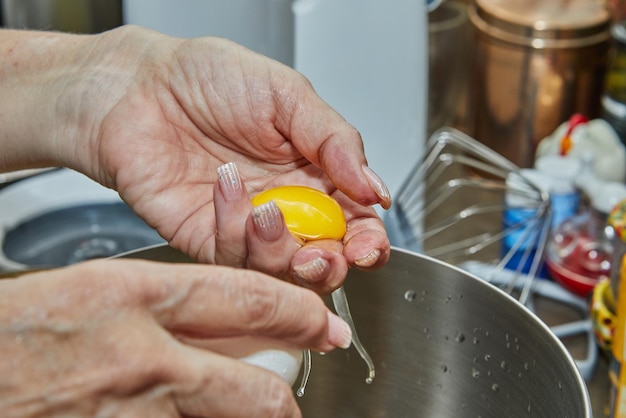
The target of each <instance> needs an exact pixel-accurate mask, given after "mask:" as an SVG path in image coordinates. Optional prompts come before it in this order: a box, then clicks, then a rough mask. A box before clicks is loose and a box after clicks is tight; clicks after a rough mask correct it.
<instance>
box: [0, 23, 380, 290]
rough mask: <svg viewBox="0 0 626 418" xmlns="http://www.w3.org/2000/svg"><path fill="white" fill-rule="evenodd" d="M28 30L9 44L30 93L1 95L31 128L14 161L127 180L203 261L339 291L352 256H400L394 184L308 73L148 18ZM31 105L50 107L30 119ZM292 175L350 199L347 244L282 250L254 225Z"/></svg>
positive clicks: (179, 242)
mask: <svg viewBox="0 0 626 418" xmlns="http://www.w3.org/2000/svg"><path fill="white" fill-rule="evenodd" d="M8 33H9V34H11V33H14V32H8ZM27 35H28V37H29V39H30V38H33V40H32V41H31V42H27V41H25V40H24V39H23V38H24V37H25V35H24V34H22V33H19V34H18V35H13V36H14V37H15V38H17V40H18V42H17V44H18V47H15V45H14V44H11V43H9V45H8V46H7V47H5V49H4V50H3V49H2V46H3V44H2V43H0V52H6V55H7V56H8V57H10V58H11V59H9V60H7V61H6V62H7V63H12V62H13V61H12V60H17V61H18V64H16V65H14V66H13V67H9V68H7V76H6V77H4V79H3V80H4V82H2V81H0V95H2V96H4V97H19V98H20V99H19V100H17V104H16V103H13V102H12V103H10V104H8V102H5V104H4V107H3V104H1V103H0V119H1V118H2V117H3V115H7V116H6V117H7V118H10V119H11V120H7V124H6V125H10V126H14V125H17V126H18V128H14V129H13V130H11V131H8V132H7V133H6V138H8V140H9V141H11V140H12V141H13V143H11V142H9V143H8V146H7V147H6V149H8V150H10V151H13V152H10V153H9V154H10V155H12V156H13V160H15V158H16V157H15V156H16V155H17V156H18V157H20V156H21V157H22V159H23V160H24V161H27V162H28V163H29V164H30V165H31V166H32V165H42V164H56V165H65V166H69V167H71V168H74V169H76V170H78V171H81V172H83V173H85V174H87V175H88V176H90V177H92V178H93V179H95V180H96V181H98V182H100V183H102V184H104V185H106V186H108V187H112V188H115V189H116V190H118V192H119V193H120V195H121V196H122V198H123V199H124V200H125V201H126V202H127V203H129V204H130V206H132V208H133V209H134V210H135V211H136V212H137V213H138V214H139V215H140V216H141V217H142V218H144V219H145V220H146V221H147V222H148V224H149V225H151V226H153V227H154V228H156V229H157V230H158V231H159V233H160V234H161V235H162V236H163V237H164V238H165V239H167V240H168V241H169V243H170V245H172V246H173V247H175V248H178V249H180V250H182V251H183V252H185V253H187V254H189V255H190V256H192V257H194V258H195V259H197V260H198V261H201V262H209V263H222V264H227V265H231V266H244V267H249V268H255V269H259V270H261V271H267V272H272V273H273V272H277V271H287V272H289V273H290V276H291V278H292V279H293V280H296V281H299V282H301V283H302V284H305V285H309V286H310V287H312V288H315V289H317V290H318V291H329V290H332V289H334V288H336V287H338V286H339V285H340V284H341V282H342V281H343V279H344V277H345V274H346V272H347V270H348V268H349V267H350V266H357V267H360V268H377V267H379V266H381V265H382V264H384V263H386V261H387V260H388V257H389V241H388V239H387V236H386V233H385V229H384V225H383V223H382V221H381V219H380V218H379V217H378V216H377V214H376V212H375V210H374V209H373V208H371V207H370V206H371V205H373V204H377V203H378V204H381V205H382V206H383V207H385V208H386V207H389V205H390V204H391V199H390V196H389V192H388V190H387V188H386V186H385V185H384V183H383V182H382V181H381V180H380V179H379V178H378V177H377V176H376V175H375V174H374V173H373V172H372V171H371V170H370V169H369V168H368V167H367V162H366V159H365V155H364V153H363V144H362V141H361V139H360V136H359V133H358V132H357V131H356V130H355V129H354V128H353V127H352V126H350V125H349V124H348V123H347V122H346V121H345V120H344V119H343V118H342V117H341V116H340V115H338V114H337V113H336V112H335V111H333V110H332V109H331V108H330V107H329V106H328V105H327V104H325V103H324V102H323V101H322V100H321V99H320V97H319V96H317V94H316V93H315V91H314V90H313V88H312V87H311V85H310V83H309V82H308V81H307V80H306V79H305V78H304V77H303V76H302V75H300V74H299V73H297V72H295V71H294V70H292V69H290V68H289V67H287V66H284V65H281V64H279V63H278V62H275V61H272V60H270V59H268V58H266V57H263V56H261V55H259V54H256V53H254V52H252V51H249V50H247V49H245V48H243V47H241V46H239V45H236V44H234V43H232V42H229V41H227V40H224V39H218V38H200V39H193V40H183V39H177V38H172V37H168V36H165V35H162V34H159V33H156V32H151V31H148V30H145V29H141V28H137V27H123V28H120V29H116V30H113V31H111V32H108V33H105V34H102V35H94V36H76V35H66V34H52V33H46V34H45V35H43V34H41V35H39V34H34V33H30V32H28V33H27ZM42 37H43V38H44V39H43V40H42V39H40V38H42ZM2 39H3V38H0V40H2ZM9 40H10V36H9ZM44 41H45V42H44ZM46 47H47V48H46ZM29 48H30V49H29ZM42 49H44V50H45V51H47V53H48V55H50V56H48V55H45V56H44V58H47V59H48V60H47V61H44V63H45V64H47V66H46V67H44V68H36V69H34V70H30V69H29V68H28V67H29V66H28V65H26V64H25V63H24V62H23V61H25V60H26V58H23V57H22V55H20V54H19V52H20V51H21V52H22V53H23V54H24V52H23V51H24V50H26V51H30V56H29V58H30V61H33V62H40V61H41V57H40V55H41V54H40V52H41V50H42ZM38 54H39V55H38ZM26 55H27V56H28V54H26ZM20 58H21V61H20ZM30 61H29V62H30ZM48 61H50V62H48ZM19 64H22V65H19ZM14 68H15V69H19V71H17V70H16V71H15V73H13V72H12V71H13V70H14ZM11 76H13V77H11ZM24 84H25V85H24ZM14 85H17V86H18V87H12V86H14ZM3 89H4V91H3ZM6 90H8V91H6ZM23 103H26V105H22V104H23ZM16 109H21V110H22V111H21V112H18V111H17V110H16ZM26 109H28V111H27V110H26ZM30 113H35V114H36V115H37V117H36V118H32V117H31V118H27V120H26V121H25V122H23V123H19V121H20V120H21V119H19V116H20V115H22V114H26V115H28V114H30ZM22 119H23V118H22ZM46 122H47V123H46ZM3 126H5V124H3ZM20 126H21V127H22V128H23V129H19V127H20ZM37 128H38V129H37ZM31 138H38V139H39V140H38V141H33V140H32V139H31ZM28 141H32V143H31V145H30V147H27V146H25V145H24V143H28ZM0 142H2V141H0ZM16 149H17V151H16ZM20 150H22V151H21V153H20ZM2 158H3V156H2V155H0V168H1V166H2V163H3V160H2ZM227 162H233V163H235V164H236V166H237V167H238V169H239V174H240V176H241V179H242V183H243V184H245V186H246V189H245V193H246V195H242V194H238V193H242V192H241V190H240V191H234V193H231V196H225V195H224V194H225V190H224V187H220V188H219V190H215V184H216V181H217V168H218V167H219V166H222V165H223V164H224V163H227ZM7 164H8V166H9V167H10V163H7V162H6V161H5V166H7ZM292 184H304V185H309V186H312V187H315V188H318V189H320V190H322V191H325V192H326V193H328V194H331V195H333V196H334V197H335V198H336V199H337V200H338V201H339V202H340V203H341V205H342V206H343V209H344V212H345V214H346V218H347V222H348V234H347V235H346V238H345V239H344V241H343V243H341V245H340V247H339V248H336V247H337V246H336V245H335V244H336V243H330V244H332V245H330V246H329V245H327V244H328V243H317V244H316V245H315V246H305V247H303V248H300V246H299V245H295V244H294V243H293V242H291V243H290V242H287V240H286V239H285V238H278V239H275V240H274V244H273V245H272V248H271V249H269V248H265V247H264V245H267V243H268V240H267V239H265V240H263V239H262V238H263V237H258V236H255V231H254V230H246V227H245V225H246V219H247V218H248V216H249V212H250V209H251V208H250V206H249V204H247V200H249V196H247V193H250V194H251V195H253V194H255V193H257V192H260V191H262V190H264V189H267V188H270V187H274V186H278V185H292ZM214 199H216V200H215V201H214ZM220 199H221V200H226V201H229V199H230V201H229V205H222V206H226V211H225V212H222V214H224V213H227V214H228V218H229V219H228V220H225V216H221V217H220V219H221V220H220V221H217V220H216V216H219V215H218V214H217V213H216V206H217V205H220V204H221V203H219V202H218V200H220ZM218 222H219V225H218ZM257 232H258V231H257ZM260 238H261V239H260ZM265 238H267V237H265ZM277 243H282V244H284V245H282V249H281V245H278V244H277ZM264 251H265V253H264ZM276 254H279V255H280V257H273V256H274V255H276ZM320 266H321V268H320Z"/></svg>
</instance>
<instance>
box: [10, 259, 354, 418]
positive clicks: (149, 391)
mask: <svg viewBox="0 0 626 418" xmlns="http://www.w3.org/2000/svg"><path fill="white" fill-rule="evenodd" d="M51 295H55V296H56V297H51ZM0 324H1V325H0V352H2V356H0V376H2V382H1V384H0V415H1V416H2V417H6V418H11V417H20V418H26V417H39V416H46V417H52V418H53V417H66V416H116V417H147V416H149V417H182V416H194V417H212V418H219V417H250V416H276V417H299V416H301V415H300V412H299V410H298V407H297V405H296V402H295V400H294V397H293V391H292V389H291V388H290V387H289V386H288V385H287V384H286V383H285V382H284V381H283V380H282V379H280V378H279V377H278V376H277V375H275V374H274V373H271V372H268V371H266V370H264V369H261V368H258V367H255V366H251V365H248V364H245V363H243V362H241V361H238V360H236V359H234V358H233V357H232V356H231V355H229V353H228V351H227V350H225V348H224V344H223V342H224V338H229V339H239V338H240V337H241V338H248V337H249V336H252V337H257V338H259V337H262V338H264V339H266V340H268V339H269V340H270V341H271V340H274V341H278V340H280V341H281V344H289V345H291V346H292V347H297V348H305V347H311V348H313V349H315V350H319V351H328V350H332V349H333V348H334V347H336V346H346V344H349V341H350V335H349V329H348V328H347V325H346V324H345V323H344V322H342V321H341V320H340V319H339V318H338V317H336V316H335V315H333V314H331V313H329V311H328V309H327V308H326V307H325V305H324V304H323V302H322V301H321V299H320V298H319V297H318V296H317V295H315V294H314V293H313V292H311V291H308V290H305V289H302V288H299V287H297V286H293V285H290V284H288V283H284V282H281V281H278V280H275V279H272V278H270V277H268V276H265V275H263V274H261V273H257V272H253V271H245V270H241V269H232V268H228V267H218V266H204V265H183V264H176V265H170V264H164V263H153V262H147V261H138V260H98V261H91V262H86V263H81V264H77V265H75V266H72V267H68V268H63V269H57V270H53V271H47V272H40V273H33V274H30V275H26V276H23V277H21V278H19V279H16V280H4V281H0ZM189 341H196V342H197V344H194V345H191V344H190V343H189ZM211 342H213V343H214V344H215V345H216V347H219V349H218V350H217V351H209V350H208V349H207V347H210V346H211ZM240 348H241V347H239V349H240Z"/></svg>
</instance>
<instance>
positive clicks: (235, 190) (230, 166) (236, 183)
mask: <svg viewBox="0 0 626 418" xmlns="http://www.w3.org/2000/svg"><path fill="white" fill-rule="evenodd" d="M217 181H219V183H220V187H221V188H222V193H223V194H224V198H225V199H226V200H227V201H231V200H236V199H239V198H241V192H242V190H243V187H242V184H241V177H240V176H239V170H237V166H236V165H235V163H226V164H224V165H221V166H219V167H217Z"/></svg>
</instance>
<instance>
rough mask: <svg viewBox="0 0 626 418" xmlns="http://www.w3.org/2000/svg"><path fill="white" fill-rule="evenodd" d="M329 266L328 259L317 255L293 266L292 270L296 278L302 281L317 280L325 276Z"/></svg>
mask: <svg viewBox="0 0 626 418" xmlns="http://www.w3.org/2000/svg"><path fill="white" fill-rule="evenodd" d="M329 267H330V265H329V264H328V261H326V260H325V259H323V258H322V257H317V258H314V259H313V260H311V261H309V262H307V263H304V264H300V265H297V266H295V267H294V268H293V272H294V275H295V276H296V278H298V279H300V280H302V281H304V282H318V281H320V280H322V279H324V278H325V277H326V271H327V270H328V268H329Z"/></svg>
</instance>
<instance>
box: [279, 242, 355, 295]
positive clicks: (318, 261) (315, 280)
mask: <svg viewBox="0 0 626 418" xmlns="http://www.w3.org/2000/svg"><path fill="white" fill-rule="evenodd" d="M342 248H343V244H342V243H341V242H339V241H336V240H317V241H311V242H309V243H307V244H306V245H305V246H304V247H302V249H300V250H298V252H296V254H295V255H294V257H293V259H292V261H291V276H292V277H293V279H294V281H295V283H297V284H298V285H300V286H303V287H306V288H309V289H311V290H314V291H315V292H316V293H319V294H322V295H327V294H329V293H330V292H332V291H333V290H335V289H337V288H338V287H339V286H341V285H342V284H343V281H344V280H345V278H346V275H347V274H348V262H347V260H346V258H345V257H344V256H343V251H342Z"/></svg>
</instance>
